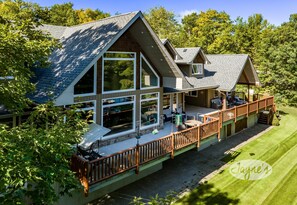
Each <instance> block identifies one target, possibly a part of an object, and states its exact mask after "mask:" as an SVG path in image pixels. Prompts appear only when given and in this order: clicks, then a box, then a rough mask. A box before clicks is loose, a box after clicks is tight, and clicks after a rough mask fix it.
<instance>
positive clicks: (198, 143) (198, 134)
mask: <svg viewBox="0 0 297 205" xmlns="http://www.w3.org/2000/svg"><path fill="white" fill-rule="evenodd" d="M197 132H198V133H197V138H198V139H197V148H199V147H200V125H198V127H197Z"/></svg>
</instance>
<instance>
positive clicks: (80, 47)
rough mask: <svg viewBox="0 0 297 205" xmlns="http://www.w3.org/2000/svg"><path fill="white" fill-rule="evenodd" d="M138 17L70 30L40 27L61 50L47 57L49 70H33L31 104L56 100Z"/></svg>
mask: <svg viewBox="0 0 297 205" xmlns="http://www.w3.org/2000/svg"><path fill="white" fill-rule="evenodd" d="M140 15H141V13H140V12H132V13H128V14H123V15H118V16H114V17H109V18H105V19H102V20H99V21H95V22H91V23H87V24H82V25H78V26H72V27H56V26H49V25H46V26H44V27H43V29H42V30H46V31H48V32H49V33H51V34H52V35H53V36H55V37H60V38H59V39H60V42H61V44H62V48H61V49H57V50H55V51H54V52H53V53H52V55H51V56H50V58H49V61H50V62H51V65H50V67H49V68H47V69H36V70H35V71H36V72H35V73H36V79H38V81H37V83H36V92H35V94H34V95H33V96H32V98H33V100H35V101H36V102H39V103H43V102H45V101H47V100H49V99H50V97H51V98H52V99H56V98H57V97H58V96H60V95H61V93H62V92H63V91H64V90H65V89H66V88H67V87H68V86H69V85H70V84H71V83H72V82H73V81H74V80H75V78H76V77H77V76H78V75H79V74H80V73H82V72H83V71H84V70H85V68H86V67H87V66H89V65H90V64H91V63H94V62H93V61H95V59H96V58H98V56H99V55H102V53H103V52H105V51H106V50H107V49H108V48H109V46H111V44H112V43H113V42H115V41H116V40H117V39H118V38H119V37H120V36H121V34H122V33H123V32H125V30H126V29H127V28H128V27H129V26H130V25H131V24H132V23H133V22H134V21H135V20H136V19H137V18H138V17H139V16H140ZM57 28H58V31H59V32H55V29H57ZM62 33H63V34H62Z"/></svg>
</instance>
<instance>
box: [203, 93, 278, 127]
mask: <svg viewBox="0 0 297 205" xmlns="http://www.w3.org/2000/svg"><path fill="white" fill-rule="evenodd" d="M273 107H274V97H273V96H271V97H266V98H263V99H261V100H256V101H254V102H250V103H247V104H244V105H239V106H235V107H232V108H229V109H226V110H220V111H217V112H215V113H211V114H207V115H206V116H205V117H207V116H210V117H218V118H219V121H220V122H222V123H223V122H227V121H229V120H235V121H236V118H237V117H240V116H248V115H249V114H252V113H255V112H256V113H258V112H259V111H261V110H264V109H267V108H273ZM222 123H221V127H222Z"/></svg>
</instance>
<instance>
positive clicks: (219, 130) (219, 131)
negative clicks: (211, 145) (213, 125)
mask: <svg viewBox="0 0 297 205" xmlns="http://www.w3.org/2000/svg"><path fill="white" fill-rule="evenodd" d="M218 141H219V142H220V141H221V126H220V121H218Z"/></svg>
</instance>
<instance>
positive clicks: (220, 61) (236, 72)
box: [205, 54, 249, 91]
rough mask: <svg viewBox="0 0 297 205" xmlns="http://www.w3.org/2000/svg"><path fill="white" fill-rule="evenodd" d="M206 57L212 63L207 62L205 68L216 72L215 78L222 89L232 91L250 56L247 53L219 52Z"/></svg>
mask: <svg viewBox="0 0 297 205" xmlns="http://www.w3.org/2000/svg"><path fill="white" fill-rule="evenodd" d="M206 57H207V58H208V60H209V61H210V62H211V64H205V68H206V69H207V70H208V71H209V72H212V73H213V74H214V75H213V78H214V80H215V82H216V83H217V84H218V85H220V87H219V89H220V90H222V91H231V90H233V89H234V88H235V86H236V83H237V81H238V79H239V77H240V75H241V73H242V70H243V69H244V65H245V63H246V61H247V60H248V58H249V56H248V55H246V54H217V55H206Z"/></svg>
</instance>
